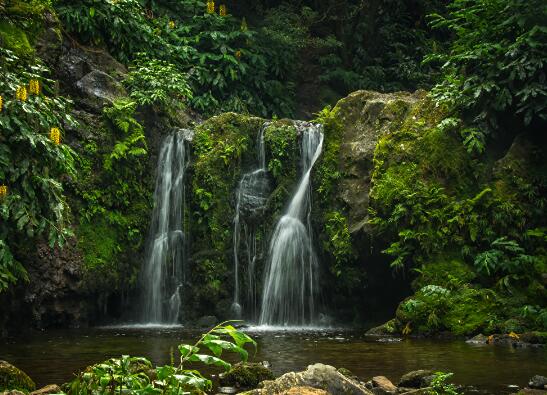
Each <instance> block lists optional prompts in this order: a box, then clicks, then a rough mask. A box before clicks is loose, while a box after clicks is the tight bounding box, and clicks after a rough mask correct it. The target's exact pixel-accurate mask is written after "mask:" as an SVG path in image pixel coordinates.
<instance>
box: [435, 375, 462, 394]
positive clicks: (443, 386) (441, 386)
mask: <svg viewBox="0 0 547 395" xmlns="http://www.w3.org/2000/svg"><path fill="white" fill-rule="evenodd" d="M453 375H454V373H445V372H435V375H434V377H433V380H431V390H430V391H429V393H430V394H431V395H458V394H460V393H461V392H460V391H458V389H457V387H456V386H455V385H454V384H448V383H447V382H446V381H447V380H448V379H449V378H450V377H452V376H453Z"/></svg>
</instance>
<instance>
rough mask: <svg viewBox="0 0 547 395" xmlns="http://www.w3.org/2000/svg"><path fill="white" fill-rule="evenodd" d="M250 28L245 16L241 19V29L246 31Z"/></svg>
mask: <svg viewBox="0 0 547 395" xmlns="http://www.w3.org/2000/svg"><path fill="white" fill-rule="evenodd" d="M248 29H249V26H247V19H245V17H243V19H242V20H241V31H242V32H246V31H247V30H248Z"/></svg>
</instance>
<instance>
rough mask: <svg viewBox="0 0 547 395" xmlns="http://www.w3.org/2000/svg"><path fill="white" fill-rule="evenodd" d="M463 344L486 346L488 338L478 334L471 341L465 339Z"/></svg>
mask: <svg viewBox="0 0 547 395" xmlns="http://www.w3.org/2000/svg"><path fill="white" fill-rule="evenodd" d="M465 342H466V343H468V344H486V343H488V336H484V335H483V334H482V333H480V334H478V335H477V336H475V337H472V338H471V339H467V340H466V341H465Z"/></svg>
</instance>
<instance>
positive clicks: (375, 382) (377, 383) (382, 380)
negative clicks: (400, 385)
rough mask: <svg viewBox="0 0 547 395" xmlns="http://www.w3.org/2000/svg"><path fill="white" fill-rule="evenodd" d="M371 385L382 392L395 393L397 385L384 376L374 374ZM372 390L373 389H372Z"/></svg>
mask: <svg viewBox="0 0 547 395" xmlns="http://www.w3.org/2000/svg"><path fill="white" fill-rule="evenodd" d="M372 387H373V388H374V389H379V390H380V391H381V393H382V394H396V393H397V387H395V385H393V383H392V382H391V381H390V380H389V379H388V378H387V377H385V376H374V377H373V378H372ZM373 392H374V390H373Z"/></svg>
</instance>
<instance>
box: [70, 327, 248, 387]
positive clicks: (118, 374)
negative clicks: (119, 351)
mask: <svg viewBox="0 0 547 395" xmlns="http://www.w3.org/2000/svg"><path fill="white" fill-rule="evenodd" d="M230 323H231V321H227V322H224V323H221V324H219V325H217V326H215V327H214V328H212V329H211V330H210V331H209V332H207V333H205V334H204V335H203V336H201V338H200V339H199V340H198V341H197V342H196V343H195V344H193V345H190V344H181V345H179V346H178V350H179V353H180V360H179V363H178V364H175V363H174V360H173V361H172V364H171V365H165V366H159V367H156V368H155V369H154V368H153V367H152V364H151V362H150V361H148V360H147V359H146V358H142V357H130V356H128V355H124V356H122V357H121V358H119V359H118V358H114V359H110V360H108V361H106V362H104V363H100V364H97V365H94V366H92V367H90V368H88V369H87V370H86V371H85V372H83V373H81V374H80V375H79V376H78V377H77V378H76V379H75V380H73V381H72V382H71V383H69V384H68V385H66V389H65V390H66V391H67V393H68V394H69V395H91V394H93V395H95V394H96V395H102V394H116V393H131V394H136V395H139V394H141V395H144V394H164V395H182V394H188V393H192V394H198V393H204V392H205V391H210V390H211V389H212V381H211V379H209V378H207V377H205V376H204V375H202V374H201V373H200V372H199V370H197V369H191V368H188V367H187V365H189V364H193V363H203V364H205V365H211V366H216V367H220V368H222V369H224V370H225V371H228V370H229V369H230V368H231V366H232V365H231V364H230V363H229V362H226V361H225V360H223V359H222V358H221V357H222V354H223V352H224V351H226V352H232V353H236V354H237V355H239V358H240V359H241V361H243V362H246V361H247V359H248V351H247V350H246V349H245V346H246V345H249V344H250V345H252V346H254V347H255V349H256V342H255V341H254V340H253V339H251V338H250V337H249V336H248V335H246V334H245V333H243V332H241V331H239V330H237V329H236V328H234V327H233V326H232V325H230ZM228 339H229V340H228ZM203 351H208V352H209V353H210V354H203V353H202V352H203ZM211 354H212V355H211Z"/></svg>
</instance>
